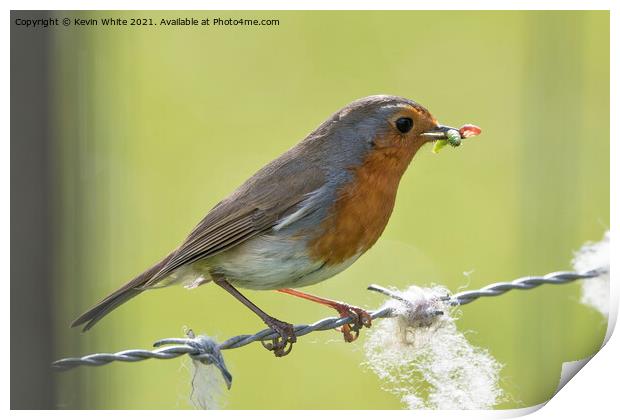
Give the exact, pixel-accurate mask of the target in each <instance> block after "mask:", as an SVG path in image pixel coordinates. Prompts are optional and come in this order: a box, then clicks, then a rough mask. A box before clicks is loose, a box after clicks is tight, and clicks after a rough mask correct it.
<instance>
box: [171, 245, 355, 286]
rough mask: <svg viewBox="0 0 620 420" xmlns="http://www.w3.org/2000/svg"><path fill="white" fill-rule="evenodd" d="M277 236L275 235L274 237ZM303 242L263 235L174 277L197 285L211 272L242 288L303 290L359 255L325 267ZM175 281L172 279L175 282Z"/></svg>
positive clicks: (201, 262)
mask: <svg viewBox="0 0 620 420" xmlns="http://www.w3.org/2000/svg"><path fill="white" fill-rule="evenodd" d="M276 235H277V234H276ZM305 249H306V246H305V243H304V242H303V241H300V240H297V239H295V240H292V239H285V238H283V237H282V236H280V235H278V236H272V235H262V236H260V237H257V238H254V239H250V240H249V241H247V242H245V243H243V244H241V245H238V246H236V247H234V248H232V249H230V250H228V251H225V252H223V253H221V254H218V255H216V256H214V257H211V258H208V259H206V260H203V261H198V262H196V263H194V264H193V265H192V266H191V267H188V268H189V269H188V270H184V271H183V272H181V271H180V272H179V273H177V275H176V277H177V278H178V279H179V280H181V281H183V282H185V283H188V280H189V283H190V286H191V283H192V282H193V280H195V279H197V278H202V281H199V282H197V283H196V282H194V285H196V286H197V285H199V284H201V283H204V282H205V281H209V280H210V274H209V273H210V272H216V273H218V274H222V275H223V276H225V277H226V279H227V280H228V281H229V282H230V283H231V284H233V285H235V286H239V287H242V288H245V289H257V290H272V289H281V288H286V287H290V288H295V287H304V286H309V285H311V284H315V283H319V282H321V281H323V280H325V279H328V278H330V277H332V276H334V275H336V274H338V273H340V272H341V271H343V270H344V269H346V268H347V267H349V266H350V265H351V264H353V263H354V262H355V260H357V259H358V258H359V256H360V255H359V254H358V255H355V256H353V257H352V258H350V259H348V260H347V261H344V262H342V263H340V264H334V265H330V266H328V265H325V264H324V263H323V262H322V261H312V260H310V259H309V258H308V256H307V255H306V251H305ZM176 281H177V280H175V282H176Z"/></svg>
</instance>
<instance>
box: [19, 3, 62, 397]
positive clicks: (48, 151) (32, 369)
mask: <svg viewBox="0 0 620 420" xmlns="http://www.w3.org/2000/svg"><path fill="white" fill-rule="evenodd" d="M17 17H23V18H33V19H35V18H46V17H49V13H48V12H37V11H27V12H26V11H11V409H50V408H54V391H53V390H54V387H53V378H52V372H51V370H50V369H49V364H50V362H51V360H52V357H53V355H52V349H53V342H52V302H51V299H52V293H51V291H52V290H51V288H52V278H51V275H52V255H51V253H52V246H51V245H52V233H53V232H52V217H53V215H52V214H51V208H52V202H51V198H52V196H51V193H50V192H51V186H52V182H53V181H52V179H51V156H52V153H53V151H54V149H53V144H51V140H52V136H51V134H50V121H49V116H48V103H49V82H48V78H49V71H48V70H49V67H48V60H49V44H50V39H49V38H50V36H51V31H49V30H45V29H42V28H36V29H33V28H25V27H23V26H16V25H15V19H16V18H17Z"/></svg>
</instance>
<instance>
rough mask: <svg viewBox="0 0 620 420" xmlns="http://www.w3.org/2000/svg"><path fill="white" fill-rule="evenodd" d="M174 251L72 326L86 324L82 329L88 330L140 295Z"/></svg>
mask: <svg viewBox="0 0 620 420" xmlns="http://www.w3.org/2000/svg"><path fill="white" fill-rule="evenodd" d="M173 255H174V252H173V253H171V254H170V255H168V256H167V257H166V258H164V259H163V260H161V261H160V262H158V263H157V264H155V265H154V266H153V267H151V268H149V269H148V270H146V271H145V272H144V273H142V274H140V275H138V276H137V277H135V278H133V279H132V280H130V281H129V282H128V283H126V284H124V285H123V286H121V287H120V288H119V289H118V290H116V291H115V292H113V293H112V294H110V295H109V296H108V297H106V298H104V299H103V300H102V301H101V302H99V303H98V304H96V305H95V306H94V307H93V308H91V309H89V310H88V311H86V312H84V313H83V314H82V315H80V317H79V318H77V319H76V320H75V321H73V322H72V323H71V326H72V327H77V326H78V325H82V324H86V325H84V328H83V329H82V331H87V330H89V329H91V328H92V326H93V325H95V324H96V323H97V322H99V320H100V319H101V318H103V317H104V316H106V315H107V314H108V313H110V312H111V311H113V310H114V309H116V308H117V307H118V306H120V305H122V304H123V303H125V302H127V301H128V300H129V299H131V298H133V297H135V296H137V295H139V294H140V293H142V292H143V291H144V289H142V288H141V286H143V285H144V284H145V283H146V282H148V281H149V280H150V279H151V278H153V276H154V275H155V274H157V273H158V272H159V271H160V270H161V269H162V268H163V267H164V266H165V265H166V263H167V262H168V261H169V260H170V258H172V256H173Z"/></svg>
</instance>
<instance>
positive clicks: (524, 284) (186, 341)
mask: <svg viewBox="0 0 620 420" xmlns="http://www.w3.org/2000/svg"><path fill="white" fill-rule="evenodd" d="M605 272H606V270H591V271H587V272H583V273H577V272H569V271H558V272H554V273H549V274H547V275H544V276H540V277H536V276H528V277H521V278H518V279H516V280H513V281H511V282H500V283H493V284H489V285H488V286H485V287H483V288H481V289H478V290H469V291H464V292H460V293H456V294H454V295H452V296H451V297H450V296H445V297H440V299H441V300H445V301H447V303H448V304H449V305H451V306H459V305H465V304H468V303H471V302H473V301H475V300H476V299H478V298H481V297H493V296H499V295H502V294H504V293H506V292H508V291H510V290H530V289H533V288H535V287H538V286H541V285H543V284H555V285H558V284H565V283H569V282H572V281H575V280H581V279H591V278H595V277H598V276H599V275H601V274H603V273H605ZM368 289H369V290H372V291H376V292H380V293H383V294H385V295H387V296H390V297H392V298H395V299H397V300H400V301H403V302H407V300H406V299H405V298H403V297H402V296H400V295H399V294H398V292H395V291H392V290H390V289H386V288H384V287H381V286H377V285H371V286H369V287H368ZM441 314H442V312H441V311H436V312H434V313H432V314H430V315H431V316H437V315H441ZM369 315H370V317H371V318H372V319H373V320H374V319H377V318H391V317H394V316H396V314H395V312H394V309H393V308H391V307H383V308H381V309H378V310H375V311H371V312H369ZM351 322H353V319H352V317H350V316H349V317H342V318H339V317H329V318H324V319H321V320H319V321H316V322H314V323H312V324H308V325H306V324H302V325H295V326H294V329H295V334H296V335H297V336H298V337H301V336H304V335H307V334H310V333H312V332H315V331H326V330H331V329H334V328H338V327H341V326H343V325H344V324H348V323H351ZM277 337H278V335H277V333H275V332H274V331H273V330H272V329H271V328H266V329H264V330H261V331H259V332H257V333H255V334H244V335H238V336H235V337H231V338H229V339H228V340H226V341H224V342H222V343H220V344H217V343H215V342H214V341H213V340H211V339H210V338H209V337H206V336H198V337H194V336H193V335H191V336H190V337H189V338H165V339H162V340H159V341H157V342H155V343H154V346H155V347H160V346H164V345H165V346H167V347H161V348H158V349H155V350H142V349H136V350H124V351H120V352H117V353H95V354H90V355H87V356H83V357H68V358H64V359H60V360H57V361H55V362H54V363H52V367H53V368H54V369H57V370H68V369H72V368H74V367H77V366H102V365H107V364H108V363H111V362H140V361H142V360H147V359H162V360H168V359H174V358H177V357H179V356H182V355H185V354H187V355H189V356H190V357H191V358H192V359H194V360H197V361H199V362H202V363H205V364H214V365H215V366H216V367H218V369H220V371H221V372H222V374H223V375H224V378H225V379H226V382H227V384H228V386H229V387H230V381H232V376H230V373H228V370H227V369H226V366H225V365H224V361H223V358H222V356H221V353H220V351H221V350H229V349H236V348H239V347H243V346H247V345H248V344H251V343H254V342H256V341H264V340H271V339H275V338H277Z"/></svg>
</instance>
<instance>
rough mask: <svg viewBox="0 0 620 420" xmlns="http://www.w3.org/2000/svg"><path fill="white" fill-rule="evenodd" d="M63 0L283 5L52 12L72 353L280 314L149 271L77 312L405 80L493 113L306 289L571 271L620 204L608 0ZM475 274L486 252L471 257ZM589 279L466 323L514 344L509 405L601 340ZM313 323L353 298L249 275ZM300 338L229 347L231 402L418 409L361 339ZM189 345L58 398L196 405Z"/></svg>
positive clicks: (441, 101) (497, 346)
mask: <svg viewBox="0 0 620 420" xmlns="http://www.w3.org/2000/svg"><path fill="white" fill-rule="evenodd" d="M56 15H57V16H59V17H66V16H69V17H74V16H75V17H78V16H79V17H84V18H90V17H94V18H101V17H125V18H132V17H136V18H139V17H147V18H153V19H154V20H155V21H156V22H158V21H159V19H160V18H175V17H190V16H193V17H196V18H199V19H200V18H203V17H210V18H213V17H217V16H220V17H224V18H257V19H274V18H275V19H279V20H280V25H279V26H263V27H207V28H205V27H162V26H152V27H113V28H112V27H102V26H98V27H82V28H77V27H74V26H71V27H68V28H63V27H59V28H55V29H53V35H54V38H53V57H54V60H53V66H52V69H51V70H52V77H53V81H54V82H53V86H54V92H53V100H54V102H53V107H52V109H53V121H54V134H55V136H56V139H57V142H58V144H59V147H58V149H57V156H56V157H55V161H56V166H55V174H56V179H57V180H58V182H57V183H56V193H55V198H56V203H55V207H56V215H57V219H58V220H57V226H58V227H59V228H58V232H60V234H59V235H58V236H57V238H56V240H57V246H56V251H57V265H56V267H57V272H56V277H55V278H56V279H57V280H56V284H55V285H54V296H53V299H54V303H55V308H56V310H55V317H54V325H55V331H54V332H55V336H56V337H57V348H56V354H57V356H58V358H60V357H64V356H68V355H79V354H86V353H92V352H102V351H117V350H121V349H127V348H135V347H141V348H144V347H148V345H149V344H150V343H151V342H153V341H154V340H155V339H158V338H163V337H169V336H182V334H183V329H182V328H183V326H189V327H191V328H193V329H194V330H195V331H196V332H198V333H207V334H209V335H211V336H214V337H216V338H219V339H225V338H228V337H229V336H232V335H237V334H241V333H250V332H254V331H256V330H258V329H261V328H262V327H263V325H262V324H261V323H260V321H259V320H258V318H256V317H255V316H254V315H253V314H252V313H250V311H248V310H247V309H245V308H243V307H242V306H241V305H240V304H239V303H238V302H236V301H234V299H233V298H232V297H230V296H228V295H227V294H226V293H225V292H224V291H222V290H221V289H219V288H217V287H214V286H212V285H206V286H203V287H200V288H199V289H196V290H193V291H188V290H185V289H183V288H181V287H173V288H167V289H162V290H156V291H152V292H149V293H145V294H143V295H141V296H139V297H138V298H136V299H135V300H132V301H131V302H130V303H128V304H127V305H124V306H122V307H121V308H119V309H118V310H116V311H114V312H113V313H112V314H111V315H110V316H108V317H107V318H105V319H104V320H103V321H102V322H101V323H100V324H98V325H97V326H96V327H95V328H94V329H93V330H92V331H90V332H88V333H86V334H81V333H80V332H79V331H78V330H75V329H73V330H72V329H69V328H68V324H69V322H70V321H71V320H72V319H74V318H75V317H76V316H77V315H79V314H80V313H81V312H82V311H83V310H85V309H87V308H88V307H90V306H91V305H92V304H94V303H95V302H96V301H98V300H99V299H100V298H101V297H103V296H104V295H106V294H107V293H108V292H110V291H112V290H113V289H115V288H116V287H117V286H119V285H120V284H121V283H124V282H125V281H126V280H128V279H129V278H131V277H133V276H134V275H135V274H137V273H138V272H140V271H142V270H143V269H145V268H146V267H148V266H150V264H151V263H153V262H155V261H156V260H157V259H159V258H160V257H162V256H164V255H165V254H166V253H167V252H168V251H169V250H171V249H172V248H173V247H175V246H176V245H177V244H178V243H179V242H180V241H181V240H182V239H183V238H184V237H185V235H186V234H187V233H188V232H189V230H190V229H191V228H192V227H193V226H194V224H195V223H197V222H198V221H199V220H200V219H201V218H202V216H203V215H204V214H205V213H206V212H207V211H208V209H210V208H211V207H212V206H213V205H215V204H216V203H217V202H218V201H219V200H220V199H221V198H223V197H224V196H226V195H227V194H228V193H229V192H230V191H232V190H233V189H234V188H235V187H237V186H238V185H239V184H240V183H241V182H243V181H244V180H245V179H246V178H247V177H249V176H250V175H252V174H253V173H254V172H255V171H256V170H257V169H259V168H260V167H261V166H262V165H264V164H265V163H267V162H268V161H270V160H271V159H273V158H275V157H276V156H278V155H279V154H280V153H282V152H283V151H285V150H286V149H288V148H289V147H291V146H292V145H293V144H295V143H296V142H297V141H298V140H300V139H302V138H303V137H304V136H305V135H306V134H307V133H309V132H310V131H311V130H313V129H314V128H315V127H316V126H317V125H319V124H320V123H321V122H322V121H323V120H324V119H325V118H326V117H328V116H329V115H330V114H331V113H332V112H334V111H335V110H337V109H339V108H340V107H342V106H344V105H346V104H347V103H348V102H350V101H352V100H354V99H356V98H359V97H363V96H367V95H371V94H377V93H388V94H395V95H401V96H406V97H408V98H411V99H414V100H416V101H418V102H420V103H421V104H423V105H425V106H426V107H428V108H429V109H430V110H431V112H432V113H433V114H434V115H435V117H437V118H438V120H439V121H440V122H442V123H444V124H449V125H455V126H460V125H462V124H464V123H474V124H477V125H479V126H481V127H482V128H483V135H482V136H481V137H479V138H477V139H475V140H472V141H468V142H466V144H465V146H464V147H461V148H460V149H457V150H453V149H446V150H445V151H443V152H442V153H441V154H440V155H433V154H432V153H431V150H430V147H428V148H425V149H424V150H422V151H421V152H420V153H419V154H418V155H417V156H416V158H415V159H414V161H413V163H412V165H411V167H410V168H409V170H408V172H407V174H406V175H405V177H404V179H403V181H402V183H401V187H400V190H399V196H398V199H397V204H396V208H395V211H394V213H393V216H392V219H391V221H390V224H389V225H388V228H387V230H386V231H385V233H384V234H383V236H382V238H381V239H380V240H379V241H378V243H377V244H376V245H375V247H374V248H373V249H372V250H370V251H369V252H368V253H367V254H366V255H365V256H364V257H362V258H361V259H360V260H359V261H358V262H357V263H356V264H355V265H354V266H353V267H352V268H350V269H349V270H347V271H345V272H344V273H342V274H340V275H338V276H337V277H335V278H333V279H331V280H330V281H327V282H324V283H322V284H320V285H317V286H313V287H310V288H307V289H306V290H307V291H309V292H311V293H316V294H319V295H324V296H328V297H332V298H336V299H341V300H345V301H347V302H350V303H353V304H357V305H361V306H363V307H368V308H374V307H377V306H378V305H379V304H380V303H381V301H382V299H381V297H379V296H376V295H373V294H371V293H369V292H367V291H365V287H366V286H367V285H368V284H370V283H379V284H383V285H392V286H397V287H401V288H403V287H406V286H407V285H410V284H419V285H430V284H442V285H446V286H447V287H449V288H450V289H451V290H458V289H463V288H477V287H481V286H484V285H486V284H489V283H492V282H496V281H504V280H511V279H513V278H516V277H519V276H523V275H528V274H543V273H547V272H550V271H555V270H563V269H570V260H571V258H572V253H573V251H574V250H576V249H578V248H579V247H580V246H581V244H582V243H583V242H585V241H587V240H598V239H600V237H601V236H602V234H603V232H604V231H605V230H606V229H607V228H608V225H609V13H608V12H474V11H470V12H467V11H464V12H445V11H444V12H430V11H428V12H426V11H425V12H420V11H390V12H351V11H346V12H336V11H330V12H319V11H317V12H294V11H290V12H271V11H257V12H226V11H218V12H80V13H73V14H71V13H66V12H58V13H56ZM464 272H470V274H469V275H465V274H464ZM579 288H580V286H579V285H578V284H571V285H566V286H559V287H542V288H539V289H536V290H533V291H529V292H522V293H520V292H514V293H509V294H507V295H505V296H502V297H499V298H495V299H488V300H480V301H479V302H477V303H476V304H472V305H470V306H467V307H464V308H463V310H462V317H461V319H460V321H459V326H460V328H461V329H462V330H467V331H470V333H468V337H469V339H470V340H471V341H472V342H473V343H474V344H475V345H477V346H482V347H485V348H487V349H489V351H490V352H491V354H492V355H493V356H494V357H495V358H496V359H497V360H498V361H499V362H500V363H502V364H504V365H505V367H504V369H503V370H502V374H501V375H502V383H501V385H502V387H503V388H504V390H505V392H506V393H507V394H508V395H509V398H507V399H506V400H505V401H504V402H502V403H501V404H500V405H498V406H497V408H516V407H524V406H530V405H533V404H537V403H540V402H542V401H544V400H546V399H547V398H549V397H550V396H551V395H552V393H553V391H554V390H555V388H556V386H557V383H558V378H559V374H560V370H561V364H562V362H564V361H569V360H575V359H580V358H583V357H586V356H588V355H591V354H592V353H593V352H595V351H596V350H597V349H598V348H599V347H600V344H601V342H602V339H603V336H604V332H605V329H606V321H605V320H604V319H603V318H602V317H601V315H600V314H598V313H596V312H595V311H594V310H592V309H590V308H587V307H584V306H582V305H580V304H579V303H578V299H579ZM247 294H248V295H249V297H250V298H251V299H252V300H254V301H255V302H256V303H257V304H258V305H259V306H261V307H263V308H265V310H266V311H267V312H269V313H271V314H273V315H274V316H277V317H279V318H281V319H284V320H287V321H289V322H293V323H302V322H310V321H313V320H317V319H320V318H322V317H325V316H331V315H332V313H331V312H330V311H329V310H328V309H326V308H323V307H321V306H319V305H315V304H312V303H306V302H302V301H298V300H297V299H295V298H292V297H289V296H285V295H280V294H277V293H272V292H248V293H247ZM341 341H342V340H341V336H340V335H339V334H338V333H336V332H324V333H318V334H314V335H311V336H307V337H304V338H302V339H300V342H299V343H298V344H297V345H296V346H295V349H294V351H293V353H292V354H291V355H290V356H289V357H286V358H283V359H276V358H274V357H273V356H272V355H271V354H269V353H268V352H267V351H265V350H264V349H262V347H261V346H260V345H259V344H256V345H252V346H249V347H245V348H243V349H242V350H236V351H227V352H225V357H226V360H227V363H228V367H229V369H230V370H231V371H232V373H233V375H234V385H233V388H232V390H231V391H230V392H227V393H226V398H227V401H228V402H227V404H226V406H225V407H226V408H233V409H246V408H248V409H249V408H254V409H329V408H334V409H340V408H343V409H345V408H348V409H397V408H402V404H401V403H400V401H399V400H398V398H397V397H395V396H393V395H391V394H390V393H388V392H386V391H383V390H382V389H381V383H380V381H379V380H378V379H377V378H376V377H375V376H374V374H373V373H372V372H370V371H367V370H365V369H363V368H361V367H360V363H361V362H363V361H364V354H363V341H364V334H362V337H361V339H360V340H359V341H358V342H356V343H354V344H345V343H343V342H341ZM187 364H188V362H187V361H185V362H183V361H182V360H175V361H169V362H158V361H150V362H142V363H137V364H120V363H119V364H112V365H109V366H107V367H105V368H98V369H88V368H83V369H77V370H74V371H70V372H67V373H63V374H62V375H58V376H57V379H58V383H57V385H58V388H57V392H58V394H57V406H58V407H59V408H108V409H121V408H127V409H131V408H140V409H163V408H182V409H184V408H190V407H191V405H190V403H189V401H188V398H189V394H190V375H189V373H188V372H187V371H186V369H185V367H184V366H187Z"/></svg>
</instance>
